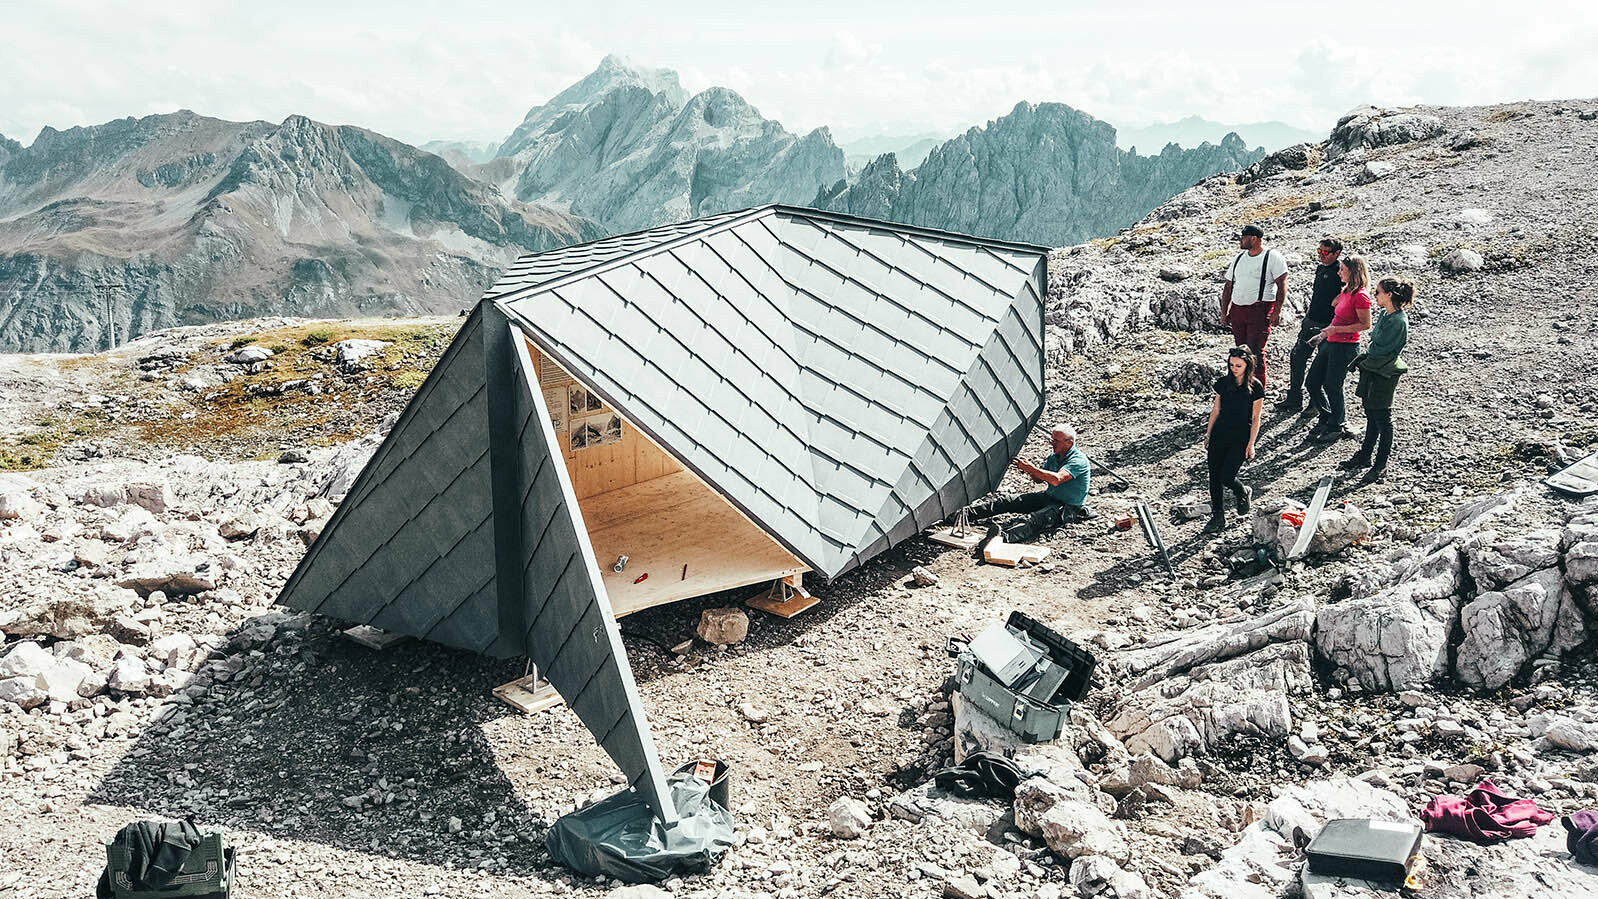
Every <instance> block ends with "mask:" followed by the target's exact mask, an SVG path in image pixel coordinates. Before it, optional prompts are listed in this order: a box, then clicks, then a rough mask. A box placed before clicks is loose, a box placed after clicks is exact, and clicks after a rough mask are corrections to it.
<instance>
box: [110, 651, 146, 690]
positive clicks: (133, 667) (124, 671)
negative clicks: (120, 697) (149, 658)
mask: <svg viewBox="0 0 1598 899" xmlns="http://www.w3.org/2000/svg"><path fill="white" fill-rule="evenodd" d="M106 686H107V687H109V688H110V689H112V690H116V691H117V692H119V693H134V694H137V693H144V692H145V691H147V690H149V689H150V672H149V670H148V669H147V668H146V667H145V665H144V660H143V659H140V658H139V657H138V656H123V657H122V658H120V659H117V661H116V664H114V665H112V666H111V673H110V674H109V675H108V676H107V677H106Z"/></svg>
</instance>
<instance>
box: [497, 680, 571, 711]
mask: <svg viewBox="0 0 1598 899" xmlns="http://www.w3.org/2000/svg"><path fill="white" fill-rule="evenodd" d="M494 697H495V698H496V699H498V700H499V701H500V702H503V703H505V704H506V705H508V706H510V707H511V708H513V709H516V710H518V711H520V712H521V713H522V714H524V715H534V714H537V713H539V712H542V711H543V710H544V709H552V708H554V707H555V706H558V705H561V704H563V703H564V702H565V700H563V699H561V698H560V694H559V693H558V692H556V691H555V688H554V687H553V686H551V685H550V683H549V681H546V680H544V679H543V678H542V677H540V676H539V675H537V674H529V675H527V676H526V677H518V678H516V679H515V680H513V681H511V682H510V683H508V684H500V685H499V686H497V687H495V688H494Z"/></svg>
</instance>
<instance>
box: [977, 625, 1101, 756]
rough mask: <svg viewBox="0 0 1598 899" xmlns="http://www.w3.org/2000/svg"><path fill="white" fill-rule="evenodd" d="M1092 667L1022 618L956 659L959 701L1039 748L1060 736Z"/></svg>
mask: <svg viewBox="0 0 1598 899" xmlns="http://www.w3.org/2000/svg"><path fill="white" fill-rule="evenodd" d="M1094 664H1095V661H1094V658H1093V656H1092V654H1091V653H1089V652H1088V651H1087V650H1085V649H1082V648H1081V647H1079V646H1077V645H1076V644H1075V643H1072V642H1071V641H1070V640H1067V639H1066V638H1065V637H1062V636H1060V635H1059V634H1057V633H1055V632H1054V631H1053V630H1051V629H1049V628H1048V627H1047V626H1045V625H1043V624H1042V623H1040V622H1038V621H1037V620H1035V619H1033V618H1031V617H1030V616H1028V615H1025V614H1022V613H1021V612H1011V613H1010V616H1009V618H1008V619H1007V620H1006V621H1005V623H1004V624H1002V625H995V626H994V627H993V628H989V629H988V630H986V631H983V632H982V634H981V635H980V636H978V637H977V639H975V640H972V641H971V643H970V645H968V646H967V647H966V649H965V650H964V651H962V652H961V653H960V654H959V670H958V675H957V680H958V684H959V687H958V689H959V690H960V695H961V696H963V697H965V699H966V700H967V701H969V702H970V703H971V704H972V705H975V706H976V707H977V708H979V709H981V710H982V711H984V712H986V713H987V714H988V715H990V716H992V717H993V718H994V719H996V720H997V721H999V722H1000V723H1001V724H1003V725H1004V726H1005V727H1007V728H1009V729H1010V730H1011V731H1013V732H1014V733H1015V734H1016V735H1017V736H1019V737H1020V738H1021V739H1022V741H1023V742H1027V743H1041V742H1045V741H1048V740H1053V739H1054V738H1056V737H1058V736H1059V735H1060V729H1061V728H1062V727H1063V726H1064V724H1065V718H1066V715H1067V714H1068V713H1069V712H1070V709H1071V702H1072V701H1073V700H1080V699H1081V698H1082V697H1084V696H1086V695H1087V691H1088V686H1089V682H1090V680H1091V679H1092V676H1093V667H1094Z"/></svg>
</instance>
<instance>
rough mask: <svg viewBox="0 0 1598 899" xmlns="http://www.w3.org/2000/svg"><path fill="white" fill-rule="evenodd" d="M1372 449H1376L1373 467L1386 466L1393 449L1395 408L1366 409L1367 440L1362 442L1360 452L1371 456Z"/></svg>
mask: <svg viewBox="0 0 1598 899" xmlns="http://www.w3.org/2000/svg"><path fill="white" fill-rule="evenodd" d="M1371 450H1375V451H1376V458H1375V460H1374V461H1373V462H1372V463H1371V467H1372V468H1385V467H1386V466H1387V456H1388V454H1389V453H1391V452H1392V451H1393V410H1391V409H1366V410H1365V442H1364V443H1362V444H1360V447H1359V453H1360V455H1362V456H1369V455H1370V454H1371Z"/></svg>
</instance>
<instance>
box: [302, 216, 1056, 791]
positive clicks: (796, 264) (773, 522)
mask: <svg viewBox="0 0 1598 899" xmlns="http://www.w3.org/2000/svg"><path fill="white" fill-rule="evenodd" d="M1046 253H1047V251H1046V250H1045V249H1044V248H1042V247H1030V246H1025V245H1021V244H1012V243H1006V242H1003V241H991V240H978V239H974V238H969V237H963V236H960V235H955V234H947V233H944V232H938V231H929V230H926V229H920V228H909V227H904V226H899V225H891V224H887V223H884V222H876V221H871V220H867V219H859V218H854V217H851V216H844V215H837V214H832V213H819V212H815V211H812V210H806V209H796V208H792V207H785V206H767V207H762V208H759V209H753V210H746V211H743V212H739V213H728V214H725V215H720V216H715V217H712V218H710V219H702V220H699V221H697V222H688V223H684V224H682V225H673V226H668V227H666V228H656V229H653V230H651V231H646V232H640V233H639V234H634V235H623V236H621V237H616V238H608V239H606V240H603V241H596V242H594V243H592V244H589V245H585V246H583V247H569V248H565V249H561V250H553V251H550V252H548V253H542V254H538V255H536V256H530V257H526V258H524V259H522V260H520V261H519V262H518V263H517V264H516V265H515V266H513V267H512V269H511V270H509V271H507V272H506V274H505V275H504V277H502V278H501V279H500V282H499V283H498V284H496V285H495V287H494V288H493V289H491V290H490V291H489V294H488V295H487V296H486V297H484V301H483V302H482V303H479V304H478V307H477V309H476V310H475V311H474V312H473V314H472V316H471V317H470V318H469V319H467V321H466V324H465V325H464V326H463V327H462V328H461V331H460V333H458V334H457V335H456V337H455V339H454V341H453V342H452V343H451V344H450V346H449V349H448V350H446V351H445V353H444V355H443V357H442V358H441V359H440V360H439V363H438V365H437V366H435V367H434V369H433V371H432V373H431V374H430V375H429V376H428V378H427V381H426V382H425V383H424V384H423V385H422V387H421V388H420V389H419V390H418V391H417V393H416V396H415V397H413V398H412V400H411V402H410V404H409V405H408V406H407V407H406V409H405V412H404V413H403V414H402V415H401V416H400V419H399V421H398V422H397V423H396V424H395V426H394V427H393V429H392V430H391V431H390V433H389V435H388V438H387V439H386V440H384V442H383V445H382V446H381V447H379V448H378V450H377V452H376V453H375V454H374V455H373V457H372V459H371V461H369V462H368V463H367V465H366V467H365V469H363V470H362V472H361V475H360V477H359V478H357V479H356V482H355V485H354V486H353V487H352V488H351V490H350V493H349V495H348V496H347V497H346V498H345V500H344V502H343V503H342V504H341V505H340V506H339V509H338V511H337V512H336V513H334V515H333V518H332V519H331V520H330V521H329V522H328V524H327V527H326V528H325V529H324V530H323V532H322V535H321V537H320V538H319V539H318V540H317V541H316V542H315V543H314V544H313V545H312V546H311V548H310V549H309V551H308V552H307V553H306V555H305V557H304V558H303V559H302V560H301V561H300V565H299V567H298V568H297V569H296V570H295V572H294V574H293V576H292V577H290V578H289V580H288V583H287V584H285V585H284V587H283V592H282V594H281V596H280V597H279V602H281V603H283V604H285V605H288V606H292V607H295V608H301V609H308V610H311V611H316V612H321V613H322V614H325V615H329V616H332V617H336V618H343V619H346V620H351V621H359V622H365V623H371V624H374V625H376V626H378V627H382V628H384V629H387V630H391V631H394V632H398V633H404V634H411V635H414V636H418V637H425V638H427V639H431V640H436V641H438V642H440V643H444V644H447V645H450V646H456V647H460V648H462V649H468V650H471V651H473V652H480V653H487V654H489V655H494V656H501V657H504V656H517V655H525V656H527V657H529V658H531V659H532V660H533V661H534V662H536V663H537V664H538V665H539V667H540V669H541V670H542V671H543V672H544V673H545V675H546V676H547V677H548V678H549V680H550V682H551V683H552V684H554V685H555V687H556V689H557V690H559V691H560V694H561V696H562V697H563V698H564V699H565V700H566V702H567V704H568V705H569V706H570V707H571V708H572V709H573V710H574V711H575V712H576V714H577V715H578V717H579V718H581V719H582V721H583V723H584V724H585V725H586V726H587V727H588V728H589V730H591V731H592V732H593V733H594V735H595V737H596V738H597V739H598V741H599V742H600V745H601V746H603V747H604V749H605V751H606V752H607V753H608V754H609V755H610V757H611V758H612V759H613V760H614V761H615V762H616V764H617V765H618V766H619V767H620V768H621V770H622V771H623V772H624V773H625V774H626V775H627V777H628V781H629V783H631V784H632V785H633V786H634V787H635V788H636V789H638V790H639V791H640V793H641V794H642V795H643V796H644V797H645V798H646V799H647V800H648V801H649V802H650V803H651V805H652V806H653V807H654V808H655V810H656V812H657V813H658V814H659V815H660V816H661V817H662V818H664V819H667V820H671V819H672V818H674V817H675V812H674V810H673V809H672V808H671V807H670V804H669V798H668V796H667V793H666V789H665V777H664V774H663V771H662V768H661V764H660V760H659V758H658V756H657V753H656V750H655V746H654V742H653V739H652V738H651V736H650V734H649V729H648V724H647V722H646V721H645V719H644V713H643V707H642V704H641V703H640V702H639V700H638V691H637V687H636V684H635V683H634V681H633V676H632V669H631V667H630V666H629V665H628V663H627V658H626V654H625V651H624V649H623V647H622V643H621V636H620V631H619V629H618V627H617V625H616V621H615V616H614V614H613V611H612V609H611V606H610V602H609V598H608V596H607V594H606V592H605V588H604V583H603V581H602V579H601V577H600V574H599V569H598V565H597V563H596V561H595V559H594V552H593V547H592V546H591V545H590V543H589V537H588V531H587V528H586V526H585V525H584V522H583V516H582V509H581V507H580V506H579V504H578V502H577V500H576V498H575V493H574V491H573V489H572V484H571V478H570V474H569V472H568V471H567V469H566V466H565V463H564V461H563V460H562V459H561V456H560V453H559V451H558V449H557V447H558V444H557V443H556V437H555V433H554V430H553V427H552V425H551V423H550V416H549V410H548V409H547V408H545V407H544V400H543V396H542V392H541V391H540V390H539V389H538V384H537V380H536V378H535V376H534V373H533V372H532V370H531V361H530V356H529V353H528V351H527V347H526V346H525V344H524V342H523V339H522V338H523V336H525V337H526V338H527V339H530V340H532V341H533V342H534V343H536V344H537V345H538V348H539V350H540V352H542V353H547V354H548V355H550V356H552V357H553V358H554V359H555V360H556V361H557V362H559V363H560V365H561V366H562V367H563V368H564V369H565V370H566V371H567V372H569V373H570V374H572V375H573V376H575V377H576V378H577V379H578V380H580V381H582V382H583V383H584V384H585V385H586V386H587V387H588V388H589V389H592V390H594V391H595V392H597V393H599V394H601V396H602V397H603V399H604V400H605V402H607V403H608V404H609V405H610V406H611V407H613V408H614V409H615V410H616V411H618V412H620V413H621V414H622V416H623V417H624V418H626V419H627V420H628V422H629V423H630V424H632V425H633V426H635V427H638V428H641V429H642V430H644V431H645V432H646V433H648V434H649V436H650V437H651V438H652V439H654V441H655V442H656V443H657V444H659V445H660V446H661V447H663V448H664V449H666V450H667V451H668V452H670V453H671V454H673V455H674V456H675V457H676V458H677V459H678V460H679V461H681V462H682V463H683V464H685V465H687V466H688V467H690V468H692V469H693V470H694V471H695V472H696V473H697V474H698V475H699V476H700V478H701V479H702V480H704V481H705V482H706V483H707V484H709V485H710V486H711V487H712V488H714V489H715V490H717V491H718V492H719V493H721V495H723V496H724V497H726V498H727V499H728V500H729V501H730V502H732V503H733V504H734V505H736V506H737V507H738V508H739V509H740V510H741V511H743V512H744V514H745V515H747V516H749V518H750V519H751V520H752V521H754V522H755V523H756V524H758V525H759V526H760V527H761V528H763V529H764V530H766V531H767V532H768V533H769V534H771V535H772V537H774V538H775V539H777V540H778V541H780V542H781V543H782V544H783V545H784V546H785V547H787V548H788V549H789V550H790V551H791V552H793V553H794V554H795V555H796V556H798V557H799V558H800V559H802V560H803V561H804V563H805V564H806V565H808V566H810V568H812V569H813V570H814V571H816V572H818V573H820V574H822V575H824V576H826V577H828V578H831V577H836V576H837V575H838V574H841V573H842V572H844V571H847V570H849V569H850V568H853V567H855V566H857V565H859V564H861V563H862V562H864V561H865V560H867V559H870V558H871V557H872V556H874V555H876V554H877V553H880V552H881V551H883V550H885V549H887V548H888V547H890V546H892V545H893V544H895V543H897V542H899V541H901V540H904V539H906V538H908V537H910V536H913V535H914V534H916V533H917V532H919V531H920V530H922V529H923V528H925V527H927V526H928V525H930V524H932V523H934V522H936V521H938V520H941V519H943V518H945V517H947V516H948V515H950V514H952V513H953V512H954V511H956V510H957V509H959V508H960V507H961V506H963V505H965V504H966V503H968V502H970V501H971V500H972V499H974V498H976V497H978V496H981V495H983V494H985V493H987V492H988V491H989V490H991V489H993V488H994V487H995V486H997V485H998V483H999V481H1000V480H1001V479H1002V478H1003V476H1004V472H1005V467H1006V466H1007V465H1008V463H1009V460H1010V459H1012V458H1013V457H1014V456H1015V454H1016V453H1017V452H1019V451H1020V448H1021V445H1022V443H1023V441H1024V439H1025V437H1026V433H1027V431H1028V430H1029V429H1030V428H1031V426H1032V425H1033V424H1034V423H1036V421H1037V417H1038V415H1039V413H1040V412H1041V411H1042V407H1043V343H1042V331H1043V301H1042V297H1043V287H1044V275H1045V272H1044V266H1045V260H1046Z"/></svg>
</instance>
